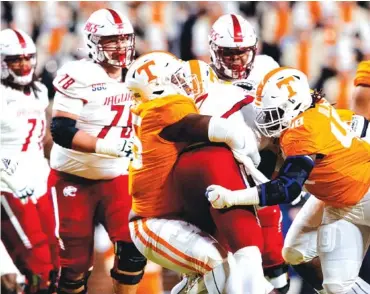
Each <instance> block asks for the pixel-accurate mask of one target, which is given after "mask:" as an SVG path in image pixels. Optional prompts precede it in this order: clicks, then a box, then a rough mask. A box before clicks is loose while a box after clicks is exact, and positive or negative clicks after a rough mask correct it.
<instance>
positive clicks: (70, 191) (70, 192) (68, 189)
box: [63, 186, 77, 197]
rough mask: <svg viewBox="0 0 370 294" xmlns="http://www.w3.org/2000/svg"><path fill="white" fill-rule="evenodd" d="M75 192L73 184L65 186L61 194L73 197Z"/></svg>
mask: <svg viewBox="0 0 370 294" xmlns="http://www.w3.org/2000/svg"><path fill="white" fill-rule="evenodd" d="M76 192H77V188H76V187H73V186H67V187H65V188H64V189H63V195H64V196H65V197H75V196H76Z"/></svg>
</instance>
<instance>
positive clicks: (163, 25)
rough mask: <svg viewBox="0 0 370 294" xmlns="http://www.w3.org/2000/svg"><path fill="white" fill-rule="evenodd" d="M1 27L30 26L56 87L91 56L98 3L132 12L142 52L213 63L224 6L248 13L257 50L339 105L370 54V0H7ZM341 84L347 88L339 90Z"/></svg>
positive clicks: (41, 64) (45, 75)
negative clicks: (67, 66)
mask: <svg viewBox="0 0 370 294" xmlns="http://www.w3.org/2000/svg"><path fill="white" fill-rule="evenodd" d="M1 6H2V7H1V8H2V9H1V12H2V17H1V22H2V23H1V27H2V28H6V27H17V28H21V29H23V30H25V31H26V32H27V33H29V34H30V35H31V36H32V37H33V39H34V40H35V41H36V44H37V48H38V68H37V71H38V73H39V74H40V75H41V76H42V79H43V81H44V83H46V85H47V86H48V87H49V90H50V95H51V97H52V96H53V88H52V85H51V81H52V79H53V76H54V75H55V72H56V70H57V68H58V67H59V66H60V65H61V64H63V63H65V62H66V61H68V60H71V59H79V58H82V57H84V55H85V54H86V53H85V50H84V44H83V39H82V34H81V31H82V27H83V25H84V23H85V21H86V19H87V18H88V16H89V15H90V14H91V13H92V12H93V11H95V10H97V9H100V8H104V7H109V8H114V9H118V10H120V11H122V12H123V13H124V14H125V15H127V16H128V17H129V19H130V20H131V22H132V23H133V25H134V28H135V31H136V48H137V54H138V55H140V54H142V53H146V52H148V51H151V50H168V51H171V52H172V53H174V54H176V55H177V56H179V57H181V58H182V59H184V60H189V59H193V58H197V59H202V60H205V61H208V62H209V49H208V34H209V31H210V28H211V25H212V23H213V22H214V21H215V20H216V19H217V18H218V17H219V16H220V15H222V14H224V13H230V12H231V13H238V14H241V15H242V16H244V17H245V18H247V19H248V20H249V21H250V22H251V23H252V24H253V25H254V27H255V29H256V32H257V34H258V36H259V45H258V50H259V53H261V54H268V55H270V56H271V57H273V58H274V59H275V60H276V61H277V62H279V64H280V65H283V66H293V67H297V68H299V69H300V70H302V71H303V72H305V73H306V74H307V75H308V77H309V79H310V82H311V86H312V87H314V88H323V89H324V91H325V92H326V94H327V97H328V98H329V100H331V102H333V103H334V102H336V103H337V104H338V105H337V106H338V107H346V106H348V104H349V103H350V94H351V92H352V84H353V83H352V80H353V76H354V72H355V70H356V66H357V63H358V61H360V60H366V59H370V2H369V1H358V2H356V1H351V2H333V1H321V2H318V1H317V2H315V1H313V2H299V1H296V2H287V1H276V2H263V1H256V2H251V1H242V2H232V1H225V2H207V1H203V2H190V1H189V2H160V1H155V2H146V1H126V2H125V1H106V2H103V1H97V2H90V1H71V2H57V1H47V2H46V1H45V2H33V1H27V2H22V1H20V2H7V1H2V2H1ZM339 90H340V91H339Z"/></svg>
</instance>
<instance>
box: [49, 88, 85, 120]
mask: <svg viewBox="0 0 370 294" xmlns="http://www.w3.org/2000/svg"><path fill="white" fill-rule="evenodd" d="M83 106H84V102H83V100H81V99H75V98H71V97H68V96H66V95H64V94H62V93H60V92H56V93H55V96H54V103H53V110H59V111H64V112H68V113H72V114H75V115H78V116H79V115H80V114H81V111H82V108H83Z"/></svg>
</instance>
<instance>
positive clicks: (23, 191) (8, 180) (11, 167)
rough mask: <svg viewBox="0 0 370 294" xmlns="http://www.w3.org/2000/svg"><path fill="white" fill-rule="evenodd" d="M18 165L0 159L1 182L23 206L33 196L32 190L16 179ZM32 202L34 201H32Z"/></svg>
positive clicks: (8, 160)
mask: <svg viewBox="0 0 370 294" xmlns="http://www.w3.org/2000/svg"><path fill="white" fill-rule="evenodd" d="M17 166H18V163H17V162H16V161H15V160H10V159H5V158H3V159H1V166H0V169H1V181H2V182H3V183H5V184H6V185H7V186H8V187H9V189H10V190H12V192H13V195H14V197H16V198H19V199H20V201H21V202H22V203H23V204H26V203H27V202H28V199H29V198H31V197H32V196H33V192H34V189H33V188H32V187H30V186H28V185H27V184H25V182H24V181H22V179H19V178H18V177H16V175H15V172H16V169H17ZM33 201H34V200H33Z"/></svg>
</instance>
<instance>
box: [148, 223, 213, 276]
mask: <svg viewBox="0 0 370 294" xmlns="http://www.w3.org/2000/svg"><path fill="white" fill-rule="evenodd" d="M146 222H147V220H143V229H144V232H145V233H146V234H147V235H148V236H149V237H151V238H153V239H154V240H156V241H157V242H159V244H161V245H162V246H163V247H166V248H167V249H168V250H170V251H172V252H173V253H175V254H176V255H178V256H179V257H181V258H182V259H185V260H187V261H190V262H191V263H194V264H196V265H197V266H198V267H200V268H203V269H204V270H205V271H207V272H209V271H211V270H212V268H211V267H210V266H209V265H208V264H206V263H204V262H202V261H200V260H198V259H196V258H194V257H191V256H189V255H186V254H184V253H183V252H181V251H180V250H178V249H177V248H175V247H173V246H172V245H171V244H170V243H168V242H167V241H166V240H164V239H162V238H161V237H159V236H158V235H156V234H155V233H154V232H153V231H151V230H150V229H149V227H148V225H147V223H146Z"/></svg>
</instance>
